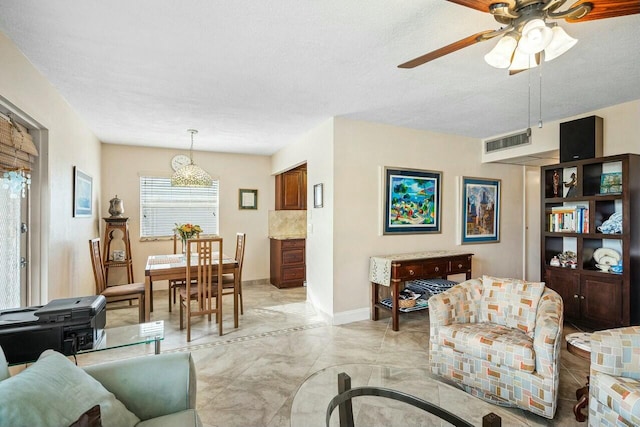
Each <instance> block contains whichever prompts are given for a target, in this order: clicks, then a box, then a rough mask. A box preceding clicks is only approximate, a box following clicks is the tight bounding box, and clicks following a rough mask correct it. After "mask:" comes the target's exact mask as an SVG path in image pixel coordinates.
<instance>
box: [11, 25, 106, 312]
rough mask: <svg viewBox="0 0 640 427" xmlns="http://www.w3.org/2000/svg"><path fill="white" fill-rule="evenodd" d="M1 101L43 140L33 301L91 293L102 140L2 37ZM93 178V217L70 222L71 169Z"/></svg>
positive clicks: (35, 206) (35, 204) (36, 209)
mask: <svg viewBox="0 0 640 427" xmlns="http://www.w3.org/2000/svg"><path fill="white" fill-rule="evenodd" d="M0 58H2V66H1V67H0V101H2V102H3V103H4V104H5V105H10V106H11V108H15V109H18V110H19V111H20V114H21V115H23V116H25V117H28V118H29V119H30V120H32V121H33V122H34V123H36V124H37V125H38V126H39V127H41V128H42V130H43V132H42V134H43V137H44V141H43V143H42V146H41V147H40V152H41V156H40V159H39V162H41V164H40V165H39V166H38V171H37V172H36V174H35V175H34V181H35V182H34V183H33V187H38V190H36V191H34V194H36V195H37V196H36V197H34V198H33V199H32V203H33V212H35V213H36V217H34V218H32V223H33V225H34V226H33V227H32V232H33V233H35V234H36V235H34V236H33V238H34V242H35V243H36V246H35V247H34V248H33V251H34V252H35V253H34V256H33V258H32V259H33V260H37V261H36V262H37V265H34V266H33V268H34V271H35V272H36V276H35V277H33V278H32V280H33V285H34V286H36V287H37V289H34V290H33V294H34V296H35V298H34V299H32V300H31V301H29V302H28V303H29V304H39V303H45V302H48V301H49V300H51V299H54V298H61V297H68V296H71V295H90V294H93V293H94V292H95V284H94V279H93V272H92V269H91V263H90V259H89V245H88V240H89V239H90V238H92V237H93V236H94V235H95V234H96V233H97V228H98V221H99V218H100V203H99V202H100V184H101V182H100V142H99V141H98V140H97V139H96V137H95V136H94V135H93V134H92V132H91V131H90V130H89V128H88V127H87V125H86V123H85V122H84V121H83V120H82V118H80V117H79V116H78V115H77V114H76V113H75V112H74V111H73V110H72V109H71V108H70V106H69V105H68V104H67V102H66V101H65V100H64V99H63V98H62V97H61V96H60V94H59V93H58V92H57V90H56V89H55V88H54V87H53V86H52V85H51V84H50V83H49V82H48V81H47V80H46V79H45V78H44V77H43V76H42V75H41V74H40V73H39V72H38V71H37V70H36V69H35V68H34V67H33V66H32V65H31V63H30V62H29V61H28V60H27V59H26V58H25V57H24V56H23V55H22V53H21V52H20V51H19V50H18V49H17V48H16V47H15V46H14V45H13V43H12V42H11V41H10V40H9V39H7V37H6V36H5V35H4V34H2V33H0ZM74 166H77V167H78V168H80V169H82V170H83V171H84V172H86V173H87V174H89V175H91V176H92V177H93V200H94V214H93V217H92V218H73V216H72V203H73V192H72V189H73V167H74Z"/></svg>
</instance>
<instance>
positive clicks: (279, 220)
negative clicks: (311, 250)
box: [269, 210, 307, 239]
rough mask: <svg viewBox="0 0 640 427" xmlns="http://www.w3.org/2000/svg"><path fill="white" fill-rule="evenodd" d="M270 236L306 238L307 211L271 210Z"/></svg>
mask: <svg viewBox="0 0 640 427" xmlns="http://www.w3.org/2000/svg"><path fill="white" fill-rule="evenodd" d="M269 237H274V238H277V239H292V238H306V237H307V211H306V210H304V211H303V210H298V211H269Z"/></svg>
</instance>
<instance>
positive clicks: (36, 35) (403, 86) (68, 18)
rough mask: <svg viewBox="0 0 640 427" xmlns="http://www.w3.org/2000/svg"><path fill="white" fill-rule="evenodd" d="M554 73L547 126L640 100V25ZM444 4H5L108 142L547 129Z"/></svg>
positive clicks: (17, 0)
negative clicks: (343, 129) (342, 129)
mask: <svg viewBox="0 0 640 427" xmlns="http://www.w3.org/2000/svg"><path fill="white" fill-rule="evenodd" d="M561 25H562V26H563V27H564V28H565V30H566V31H567V32H568V33H569V34H570V35H572V36H573V37H576V38H578V39H579V42H578V44H577V45H576V46H575V47H574V48H573V49H571V50H570V51H569V52H567V53H566V54H564V55H563V56H561V57H559V58H557V59H555V60H554V61H551V62H549V63H545V64H544V65H543V67H542V117H543V120H544V121H551V120H558V119H561V118H565V117H569V116H573V115H578V114H581V113H584V112H588V111H593V110H596V109H599V108H602V107H606V106H610V105H614V104H619V103H622V102H626V101H630V100H635V99H640V45H639V40H640V15H632V16H627V17H621V18H612V19H604V20H599V21H589V22H584V23H578V24H567V23H564V21H561ZM497 28H499V25H498V24H497V23H496V22H495V21H494V20H493V18H492V17H491V16H490V15H489V14H485V13H481V12H478V11H476V10H473V9H469V8H465V7H463V6H459V5H456V4H453V3H449V2H446V1H442V0H402V1H399V0H396V1H389V0H385V1H381V0H367V1H356V0H321V1H320V0H254V1H249V0H234V1H221V0H216V1H213V0H209V1H207V0H184V1H177V0H176V1H168V0H136V1H131V0H112V1H99V0H84V1H72V0H48V1H38V0H0V31H2V32H4V33H5V34H6V35H7V36H8V37H9V38H10V39H12V40H13V42H14V43H15V44H16V45H17V46H18V48H19V49H20V50H21V51H22V52H23V53H24V55H25V56H26V57H27V58H28V59H29V60H30V61H31V63H33V65H34V66H35V67H36V68H37V69H38V70H40V72H41V73H42V74H43V75H44V76H45V77H46V78H47V79H48V80H49V81H50V82H51V83H52V84H53V85H54V86H55V87H56V88H57V89H58V91H59V92H60V93H61V94H62V96H64V97H65V98H66V100H67V101H68V102H69V104H70V105H71V106H72V107H73V108H74V109H75V110H76V111H77V112H78V113H79V115H80V116H81V117H82V118H83V119H84V120H85V121H86V122H87V123H88V125H89V127H90V128H91V129H92V130H93V132H94V133H95V134H96V136H97V137H98V138H99V139H100V140H101V141H103V142H105V143H117V144H132V145H144V146H157V147H172V148H188V146H189V134H188V133H187V132H186V129H187V128H196V129H199V131H200V133H199V134H198V135H197V137H196V140H195V141H196V142H195V146H194V148H195V149H196V150H209V151H222V152H234V153H253V154H271V153H273V152H275V151H277V150H278V149H280V148H281V147H283V146H285V145H287V144H288V143H290V142H292V141H294V140H296V139H297V138H298V137H299V136H300V135H302V134H304V133H305V132H307V131H309V130H310V129H312V128H313V127H315V126H317V125H318V124H320V123H322V122H323V121H325V120H327V119H328V118H330V117H333V116H338V117H347V118H352V119H358V120H366V121H374V122H382V123H390V124H394V125H398V126H404V127H410V128H416V129H425V130H431V131H436V132H443V133H452V134H458V135H466V136H470V137H475V138H487V137H491V136H495V135H500V134H504V133H508V132H512V131H517V130H521V129H523V128H526V127H527V126H528V124H529V113H528V111H529V103H528V98H529V87H531V123H532V124H534V125H535V123H537V120H538V115H539V107H538V106H539V81H540V77H539V73H538V71H537V70H535V71H533V72H532V73H526V72H524V73H520V74H517V75H515V76H511V77H510V76H508V73H507V72H506V71H505V70H498V69H495V68H492V67H490V66H488V65H487V64H486V63H485V62H484V60H483V56H484V54H485V53H487V52H488V51H489V50H490V49H491V48H492V47H493V46H494V45H495V40H492V41H488V42H484V43H478V44H476V45H474V46H472V47H468V48H466V49H463V50H461V51H458V52H456V53H453V54H450V55H448V56H445V57H442V58H440V59H437V60H435V61H433V62H430V63H428V64H425V65H423V66H420V67H418V68H415V69H411V70H405V69H398V68H396V66H397V65H398V64H400V63H402V62H405V61H407V60H409V59H412V58H414V57H416V56H418V55H421V54H423V53H426V52H428V51H431V50H434V49H437V48H439V47H441V46H443V45H446V44H449V43H452V42H454V41H456V40H458V39H461V38H463V37H466V36H468V35H471V34H473V33H476V32H478V31H481V30H486V29H497Z"/></svg>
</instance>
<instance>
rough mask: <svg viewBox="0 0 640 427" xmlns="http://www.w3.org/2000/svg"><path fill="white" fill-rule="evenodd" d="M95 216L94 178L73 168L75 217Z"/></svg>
mask: <svg viewBox="0 0 640 427" xmlns="http://www.w3.org/2000/svg"><path fill="white" fill-rule="evenodd" d="M92 215H93V178H91V177H90V176H89V175H87V174H86V173H84V172H82V171H81V170H80V169H78V168H77V167H76V166H74V167H73V216H74V217H76V218H82V217H90V216H92Z"/></svg>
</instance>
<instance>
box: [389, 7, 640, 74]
mask: <svg viewBox="0 0 640 427" xmlns="http://www.w3.org/2000/svg"><path fill="white" fill-rule="evenodd" d="M447 1H450V2H452V3H456V4H458V5H461V6H466V7H470V8H472V9H476V10H479V11H481V12H487V13H490V14H492V15H493V17H494V18H495V20H496V21H498V22H499V23H500V24H503V25H504V26H503V27H501V28H499V29H497V30H486V31H481V32H479V33H476V34H473V35H471V36H469V37H465V38H463V39H462V40H458V41H457V42H455V43H451V44H450V45H447V46H444V47H441V48H440V49H436V50H434V51H432V52H429V53H427V54H425V55H422V56H419V57H417V58H415V59H412V60H410V61H408V62H405V63H403V64H400V65H398V68H414V67H417V66H418V65H422V64H425V63H427V62H429V61H433V60H434V59H437V58H440V57H441V56H444V55H448V54H450V53H453V52H455V51H457V50H460V49H462V48H465V47H468V46H471V45H473V44H475V43H479V42H483V41H486V40H489V39H492V38H494V37H498V36H502V38H501V39H500V40H499V41H498V43H497V44H496V46H495V47H494V48H493V49H492V50H491V51H490V52H489V53H488V54H486V55H485V61H486V62H487V63H488V64H489V65H491V66H493V67H496V68H508V69H509V71H510V73H511V74H515V73H517V72H519V71H522V70H526V69H528V68H532V67H535V66H537V65H538V64H539V63H540V61H541V60H542V59H543V58H544V60H545V61H551V60H552V59H554V58H557V57H558V56H560V55H562V54H563V53H565V52H566V51H568V50H569V49H571V47H573V45H575V44H576V43H577V40H576V39H574V38H572V37H570V36H569V35H568V34H567V33H566V32H565V31H564V30H563V29H562V28H561V27H560V26H559V25H557V24H556V23H555V22H550V23H548V22H547V20H555V19H564V20H565V21H567V22H582V21H589V20H595V19H604V18H612V17H617V16H625V15H633V14H636V13H640V0H578V1H577V2H575V3H574V4H572V5H571V6H570V7H569V8H566V9H563V10H560V9H561V8H562V6H563V5H564V4H565V2H566V1H567V0H447Z"/></svg>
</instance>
